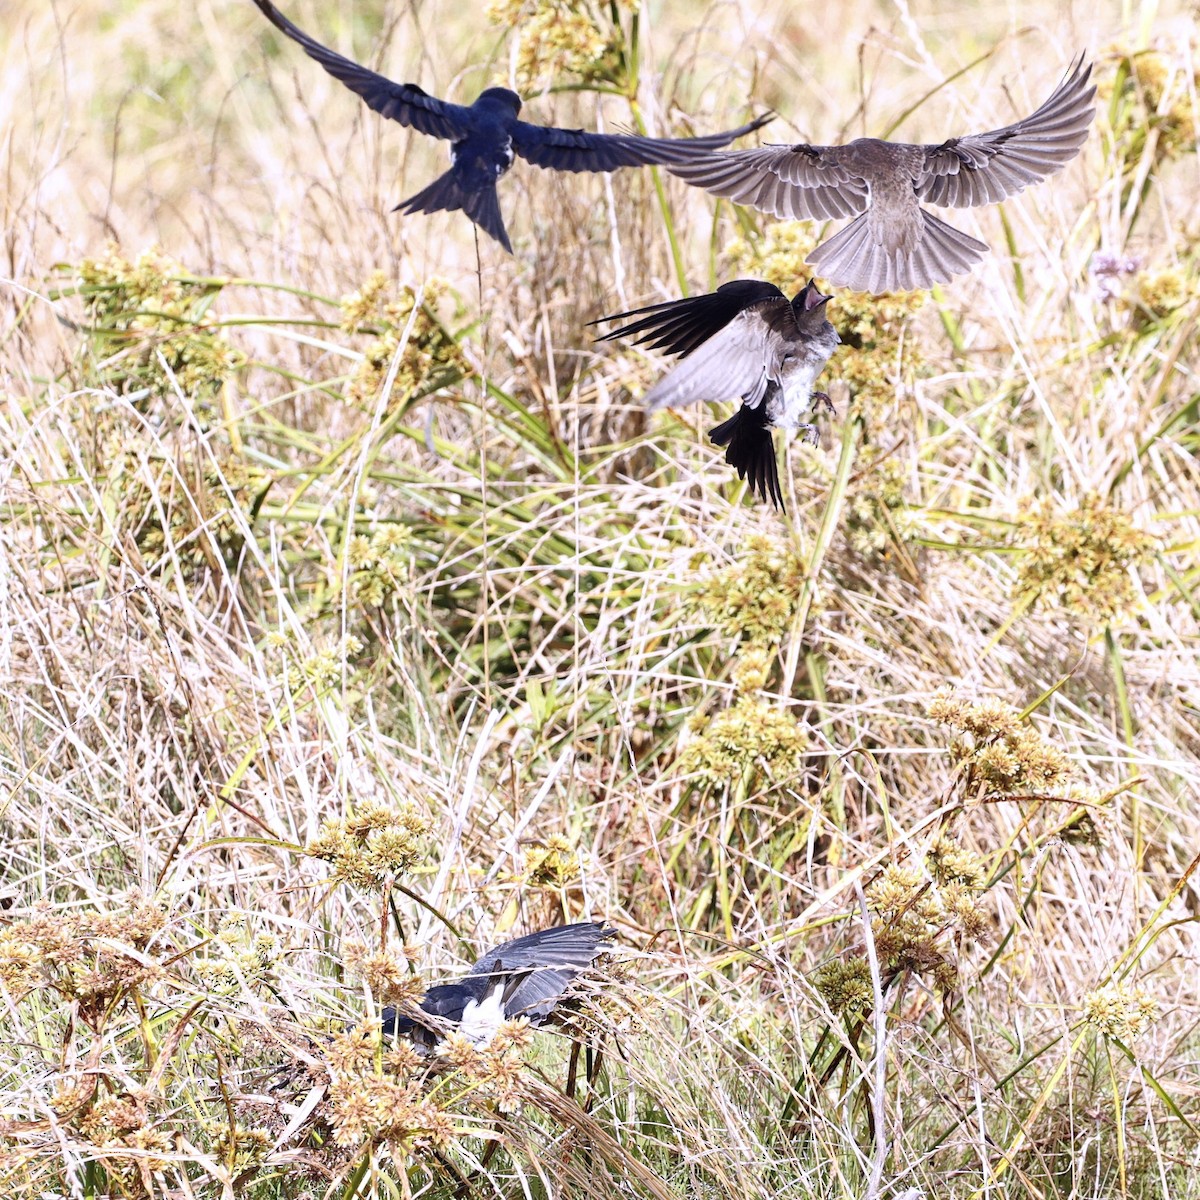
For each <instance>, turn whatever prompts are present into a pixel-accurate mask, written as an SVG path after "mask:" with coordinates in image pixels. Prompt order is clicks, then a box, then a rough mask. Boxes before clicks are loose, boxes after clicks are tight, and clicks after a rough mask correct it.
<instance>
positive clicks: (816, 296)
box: [804, 279, 829, 312]
mask: <svg viewBox="0 0 1200 1200" xmlns="http://www.w3.org/2000/svg"><path fill="white" fill-rule="evenodd" d="M828 301H829V297H828V296H823V295H822V294H821V293H820V292H819V291H818V290H817V285H816V284H815V283H813V281H812V280H811V279H810V280H809V281H808V283H806V284H805V285H804V311H805V312H812V310H813V309H814V308H820V306H821V305H822V304H825V303H827V302H828Z"/></svg>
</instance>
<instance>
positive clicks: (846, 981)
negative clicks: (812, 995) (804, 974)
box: [811, 955, 874, 1016]
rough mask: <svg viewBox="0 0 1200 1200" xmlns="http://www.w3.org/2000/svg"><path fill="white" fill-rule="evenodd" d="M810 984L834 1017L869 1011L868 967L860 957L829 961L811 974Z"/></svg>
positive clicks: (869, 981)
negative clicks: (835, 1015)
mask: <svg viewBox="0 0 1200 1200" xmlns="http://www.w3.org/2000/svg"><path fill="white" fill-rule="evenodd" d="M811 983H812V985H813V987H815V988H816V989H817V991H818V992H819V993H820V994H821V997H822V998H823V999H824V1001H825V1003H826V1004H828V1005H829V1007H830V1008H831V1009H832V1010H833V1011H834V1012H835V1013H839V1014H840V1013H848V1014H849V1015H851V1016H854V1015H857V1014H860V1013H863V1012H866V1011H868V1010H869V1009H870V1007H871V1001H872V999H873V997H874V988H873V987H872V986H871V964H870V963H869V962H868V961H867V959H866V958H865V957H864V956H859V955H855V956H854V957H852V958H835V959H832V960H831V961H830V962H827V963H825V965H824V966H822V967H818V968H817V970H816V971H814V972H813V974H812V977H811Z"/></svg>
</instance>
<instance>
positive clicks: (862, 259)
mask: <svg viewBox="0 0 1200 1200" xmlns="http://www.w3.org/2000/svg"><path fill="white" fill-rule="evenodd" d="M869 218H870V214H869V213H864V214H863V215H862V216H861V217H859V218H858V219H857V220H855V221H851V223H850V224H849V225H847V226H846V228H845V229H842V230H839V231H838V232H837V233H835V234H834V235H833V237H831V238H829V239H828V240H827V241H824V242H822V243H821V244H820V245H819V246H818V247H817V248H816V249H815V250H814V251H813V252H812V253H811V254H810V255H809V256H808V261H809V263H810V264H811V265H812V266H813V268H814V269H815V270H816V273H817V274H818V275H820V276H822V277H823V278H824V279H827V280H829V282H830V283H833V284H836V285H837V286H838V287H844V288H850V289H851V290H852V291H855V292H872V293H875V294H876V295H878V294H879V293H881V292H910V291H913V290H914V289H916V288H928V287H932V286H933V285H934V284H935V283H943V282H945V281H946V280H947V279H949V278H951V277H952V276H954V275H962V274H965V273H966V272H967V271H969V270H971V268H972V267H974V266H975V264H976V263H977V262H978V261H979V260H980V259H981V258H982V257H983V255H984V253H985V252H986V251H987V245H986V244H985V243H984V242H981V241H978V240H977V239H976V238H973V237H971V236H970V235H969V234H966V233H963V232H962V230H960V229H955V228H954V226H953V225H947V224H946V222H945V221H943V220H941V219H940V218H939V217H935V216H934V215H933V213H930V212H926V211H925V210H924V209H921V237H920V240H919V241H918V242H917V245H916V247H915V248H914V249H913V250H912V251H910V252H905V251H904V250H903V249H902V248H900V247H897V248H896V249H894V250H893V249H890V248H889V247H887V246H884V245H881V244H880V243H879V242H878V241H877V240H876V239H875V237H874V235H873V232H872V229H871V224H870V220H869Z"/></svg>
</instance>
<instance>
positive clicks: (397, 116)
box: [254, 0, 471, 141]
mask: <svg viewBox="0 0 1200 1200" xmlns="http://www.w3.org/2000/svg"><path fill="white" fill-rule="evenodd" d="M254 3H255V4H256V5H258V9H259V11H260V12H261V13H262V14H263V16H264V17H266V18H267V20H268V21H270V22H271V24H272V25H274V26H275V28H276V29H278V30H279V31H280V32H281V33H285V34H287V36H288V37H290V38H291V39H292V41H294V42H296V43H297V44H298V45H300V46H301V48H302V49H303V50H304V52H305V54H307V55H308V56H309V58H311V59H314V60H315V61H316V62H319V63H320V64H321V66H323V67H324V68H325V70H326V71H328V72H329V74H330V75H332V76H333V77H334V79H337V80H340V81H341V82H342V83H344V84H345V85H346V86H347V87H348V88H349V89H350V90H351V91H352V92H354V93H356V94H357V95H359V96H361V97H362V98H363V100H365V101H366V103H367V106H368V107H369V108H372V109H374V110H375V111H376V112H377V113H379V114H380V115H381V116H384V117H388V118H389V119H390V120H393V121H399V122H400V124H401V125H407V126H408V127H409V128H411V129H415V130H416V131H417V132H418V133H424V134H428V135H429V136H430V137H437V138H448V139H450V140H452V141H457V140H458V139H460V138H463V137H466V135H467V133H468V132H469V130H470V126H471V112H470V109H469V108H467V107H465V106H464V105H461V104H448V103H447V102H446V101H445V100H439V99H437V97H436V96H430V95H429V94H428V93H427V92H424V91H422V90H421V89H420V88H419V87H417V85H416V84H415V83H393V82H392V80H390V79H388V78H387V77H386V76H384V75H377V74H376V73H375V72H374V71H370V70H368V69H367V68H366V67H360V66H359V65H358V63H356V62H352V61H351V60H350V59H348V58H343V57H342V55H340V54H337V53H336V52H334V51H333V50H330V49H328V48H327V47H325V46H322V45H321V43H320V42H317V41H314V40H313V39H312V38H310V37H309V36H308V34H307V33H305V32H304V30H302V29H300V28H298V27H297V26H295V25H293V24H292V23H291V21H289V20H288V19H287V17H285V16H284V15H283V13H281V12H280V11H279V9H277V8H276V7H275V5H274V4H272V3H271V0H254Z"/></svg>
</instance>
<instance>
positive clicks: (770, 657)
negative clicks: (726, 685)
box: [731, 642, 775, 695]
mask: <svg viewBox="0 0 1200 1200" xmlns="http://www.w3.org/2000/svg"><path fill="white" fill-rule="evenodd" d="M774 666H775V652H774V651H773V650H771V649H769V648H768V647H766V646H763V645H756V644H755V643H753V642H749V643H747V644H745V645H743V646H739V647H738V652H737V658H736V659H735V661H734V664H733V671H732V672H731V675H732V678H733V689H734V691H735V692H737V693H738V695H746V694H748V693H750V692H757V691H761V689H763V688H764V687H766V686H767V680H768V679H769V678H770V677H771V670H772V668H773V667H774Z"/></svg>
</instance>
